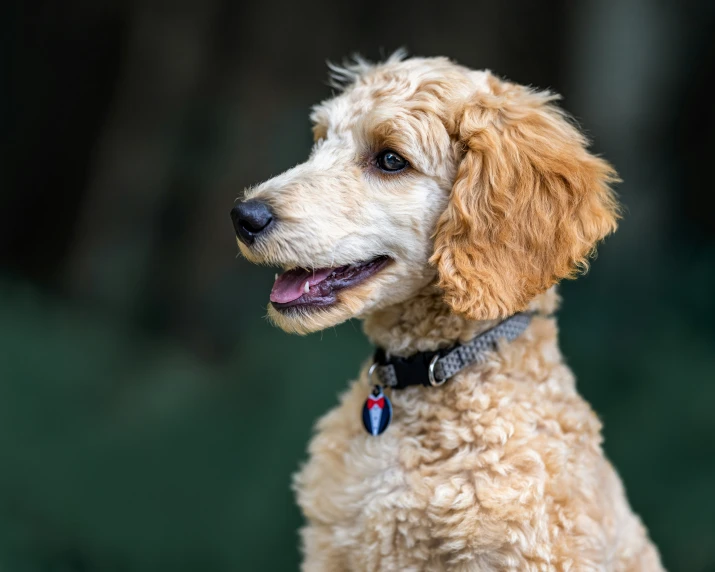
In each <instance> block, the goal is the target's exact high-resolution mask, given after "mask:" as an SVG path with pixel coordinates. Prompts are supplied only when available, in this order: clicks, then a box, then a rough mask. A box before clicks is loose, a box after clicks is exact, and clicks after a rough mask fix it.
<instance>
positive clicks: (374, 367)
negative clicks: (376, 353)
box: [367, 362, 378, 383]
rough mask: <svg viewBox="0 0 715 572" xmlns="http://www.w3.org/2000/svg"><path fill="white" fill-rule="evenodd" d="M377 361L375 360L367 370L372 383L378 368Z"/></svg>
mask: <svg viewBox="0 0 715 572" xmlns="http://www.w3.org/2000/svg"><path fill="white" fill-rule="evenodd" d="M377 365H378V364H377V362H373V363H372V365H371V366H370V369H369V370H367V379H368V381H369V382H370V383H372V374H373V373H375V370H376V369H377Z"/></svg>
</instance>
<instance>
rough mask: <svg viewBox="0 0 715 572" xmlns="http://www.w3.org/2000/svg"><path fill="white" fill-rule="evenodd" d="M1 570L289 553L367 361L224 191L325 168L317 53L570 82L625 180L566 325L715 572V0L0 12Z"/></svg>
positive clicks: (644, 491)
mask: <svg viewBox="0 0 715 572" xmlns="http://www.w3.org/2000/svg"><path fill="white" fill-rule="evenodd" d="M0 30H1V33H0V73H1V75H0V134H1V145H2V149H1V153H0V570H2V571H3V572H5V571H8V572H15V571H27V572H34V571H53V572H54V571H75V572H95V571H101V572H115V571H121V572H135V571H136V572H139V571H157V570H167V571H168V570H171V571H172V572H181V571H210V572H213V571H216V572H222V571H236V570H241V571H253V570H256V571H257V570H262V571H266V570H271V571H273V570H295V569H296V568H297V565H298V562H299V553H298V548H297V545H298V538H297V534H296V530H297V529H298V527H299V526H300V524H301V516H300V514H299V512H298V510H297V509H296V507H295V505H294V502H293V496H292V493H291V491H290V479H291V473H292V472H294V471H295V470H296V468H297V467H298V466H299V464H300V462H301V461H302V460H303V459H304V458H305V445H306V443H307V441H308V438H309V436H310V433H311V426H312V424H313V422H314V420H315V419H316V417H317V416H319V415H321V414H322V413H324V412H325V411H326V410H327V409H328V408H330V407H331V406H332V405H334V404H335V403H336V395H337V394H338V393H339V392H340V391H342V389H343V388H344V387H345V385H346V383H347V382H348V380H349V379H351V378H352V377H353V376H354V375H355V374H356V372H357V369H358V367H359V366H360V364H361V363H362V362H363V361H364V360H365V359H366V358H367V356H368V355H369V354H370V352H371V348H370V346H369V344H368V342H367V341H366V340H365V339H364V337H363V335H362V333H361V331H360V324H359V323H348V324H345V325H343V326H341V327H339V328H336V329H334V330H329V331H326V332H324V333H322V334H316V335H312V336H309V337H304V338H301V337H295V336H288V335H286V334H283V333H281V332H280V331H278V330H276V329H274V328H272V327H271V326H270V325H269V324H268V323H267V322H266V321H265V319H264V315H265V305H266V303H267V300H268V293H269V291H270V288H271V285H272V280H273V270H271V269H261V268H257V267H253V266H251V265H249V264H248V263H246V262H245V261H243V260H237V259H236V255H237V252H238V249H237V247H236V244H235V240H234V235H233V230H232V227H231V223H230V220H229V216H228V213H229V209H230V208H231V206H232V205H233V202H234V199H236V198H237V197H238V196H239V195H240V194H241V192H242V190H243V188H244V187H245V186H248V185H250V184H253V183H256V182H259V181H261V180H264V179H266V178H268V177H270V176H272V175H275V174H277V173H279V172H281V171H282V170H284V169H286V168H288V167H291V166H293V165H294V164H296V163H298V162H301V161H302V160H304V159H305V158H306V156H307V154H308V151H309V148H310V146H311V135H310V126H309V121H308V113H309V109H310V106H311V105H312V104H314V103H316V102H318V101H320V100H321V99H324V98H327V97H329V96H330V94H331V89H330V88H329V87H328V86H327V85H326V79H327V74H326V66H325V60H326V59H330V60H333V61H340V60H341V59H343V57H345V56H347V55H350V54H351V53H353V52H360V53H361V54H363V55H364V56H366V57H368V58H370V59H379V58H381V57H383V56H384V55H386V54H389V53H390V52H391V51H393V50H395V49H396V48H398V47H400V46H405V47H407V48H408V50H409V51H410V53H412V54H416V55H446V56H449V57H451V58H454V59H456V60H458V61H459V62H461V63H463V64H465V65H467V66H470V67H473V68H490V69H492V70H494V71H495V72H497V73H498V74H500V75H505V76H508V77H509V78H511V79H513V80H515V81H518V82H521V83H526V84H533V85H536V86H540V87H549V88H552V89H554V90H556V91H558V92H560V93H562V94H563V95H564V97H565V99H564V102H563V105H564V107H565V108H566V109H568V110H569V111H570V112H571V113H573V114H574V115H575V116H576V118H577V119H578V121H579V122H580V123H581V125H582V126H583V128H584V129H585V130H586V131H587V132H588V133H589V135H590V136H591V138H592V139H593V141H594V147H595V149H596V150H597V152H599V153H601V154H603V155H604V156H605V157H606V158H607V159H609V160H610V161H611V162H612V163H613V164H614V165H615V166H616V168H617V169H618V171H619V172H620V174H621V176H622V178H623V180H624V182H623V184H621V185H620V186H619V192H620V194H621V197H622V200H623V202H624V203H625V204H626V206H627V211H626V216H625V218H624V220H623V223H622V225H621V228H620V230H619V232H618V233H617V234H616V235H615V236H614V237H612V238H610V239H609V240H608V241H607V243H606V244H605V245H604V246H603V248H602V249H601V250H600V256H599V259H598V260H597V261H596V262H595V263H594V264H593V266H592V270H591V272H590V273H589V274H588V276H586V277H584V278H581V279H579V280H578V281H575V282H570V283H568V284H565V285H564V286H563V288H562V294H563V296H564V304H563V308H562V311H561V312H560V323H561V343H562V347H563V351H564V353H565V356H566V358H567V360H568V361H569V363H570V364H571V366H572V367H573V369H574V370H575V372H576V375H577V377H578V380H579V381H578V382H579V387H580V390H581V392H582V393H583V394H584V395H585V397H586V398H587V399H588V400H589V401H590V402H591V403H592V404H593V406H594V408H595V410H596V411H597V412H598V414H599V415H600V416H601V418H602V419H603V421H604V423H605V438H606V441H605V448H606V451H607V453H608V455H609V457H610V458H611V459H612V460H613V462H614V464H615V465H616V467H617V468H618V470H619V472H620V473H621V475H622V477H623V479H624V481H625V483H626V487H627V490H628V494H629V498H630V500H631V502H632V505H633V506H634V508H635V510H636V511H637V512H638V513H640V514H641V515H642V517H643V520H644V522H645V523H646V525H647V526H648V528H649V529H650V531H651V534H652V537H653V538H654V540H655V541H656V542H657V544H658V545H659V547H660V549H661V551H662V555H663V558H664V561H665V564H666V566H667V567H668V568H669V569H670V570H677V571H698V572H700V571H712V570H715V543H714V542H713V540H714V539H715V408H714V406H715V216H714V215H713V211H714V209H715V188H714V187H715V186H714V185H713V180H712V168H711V165H712V161H713V159H712V157H713V154H714V153H715V105H713V102H712V93H713V91H712V89H713V87H715V81H714V80H715V42H714V40H713V34H714V33H715V3H714V2H712V1H710V0H703V1H701V2H697V1H688V2H678V1H676V0H672V1H670V2H668V1H664V0H663V1H658V0H652V1H648V0H582V1H579V2H569V1H567V0H560V1H554V2H533V1H529V0H523V1H507V2H497V1H483V0H474V1H472V2H469V3H466V2H465V3H449V2H439V3H436V2H432V3H420V2H410V3H407V4H400V3H383V4H380V3H377V4H376V3H366V2H335V1H328V0H322V1H313V2H310V3H299V2H290V1H287V0H276V1H273V2H237V1H234V0H195V1H194V0H175V1H173V2H162V1H156V0H136V1H134V2H129V1H124V2H122V1H118V0H114V1H112V0H104V1H97V0H85V1H82V0H67V1H64V2H56V1H45V2H34V1H31V0H26V1H22V2H15V3H3V5H2V7H1V8H0Z"/></svg>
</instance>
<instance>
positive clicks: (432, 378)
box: [427, 354, 447, 387]
mask: <svg viewBox="0 0 715 572" xmlns="http://www.w3.org/2000/svg"><path fill="white" fill-rule="evenodd" d="M439 358H440V355H439V354H437V355H436V356H434V357H433V358H432V361H431V362H429V368H427V377H428V378H429V384H430V385H431V386H432V387H439V386H440V385H442V384H443V383H444V382H445V381H447V378H446V377H445V378H444V379H439V380H438V379H437V378H436V377H435V376H434V366H435V365H437V361H438V360H439Z"/></svg>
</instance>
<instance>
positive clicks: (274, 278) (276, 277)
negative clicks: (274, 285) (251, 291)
mask: <svg viewBox="0 0 715 572" xmlns="http://www.w3.org/2000/svg"><path fill="white" fill-rule="evenodd" d="M273 280H278V272H276V275H275V276H274V277H273Z"/></svg>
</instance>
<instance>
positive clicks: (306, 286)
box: [303, 282, 310, 294]
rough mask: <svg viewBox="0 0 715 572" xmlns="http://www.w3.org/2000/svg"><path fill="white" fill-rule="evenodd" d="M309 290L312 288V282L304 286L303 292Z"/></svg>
mask: <svg viewBox="0 0 715 572" xmlns="http://www.w3.org/2000/svg"><path fill="white" fill-rule="evenodd" d="M308 290H310V284H308V282H306V283H305V287H304V288H303V292H305V293H306V294H307V293H308Z"/></svg>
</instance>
